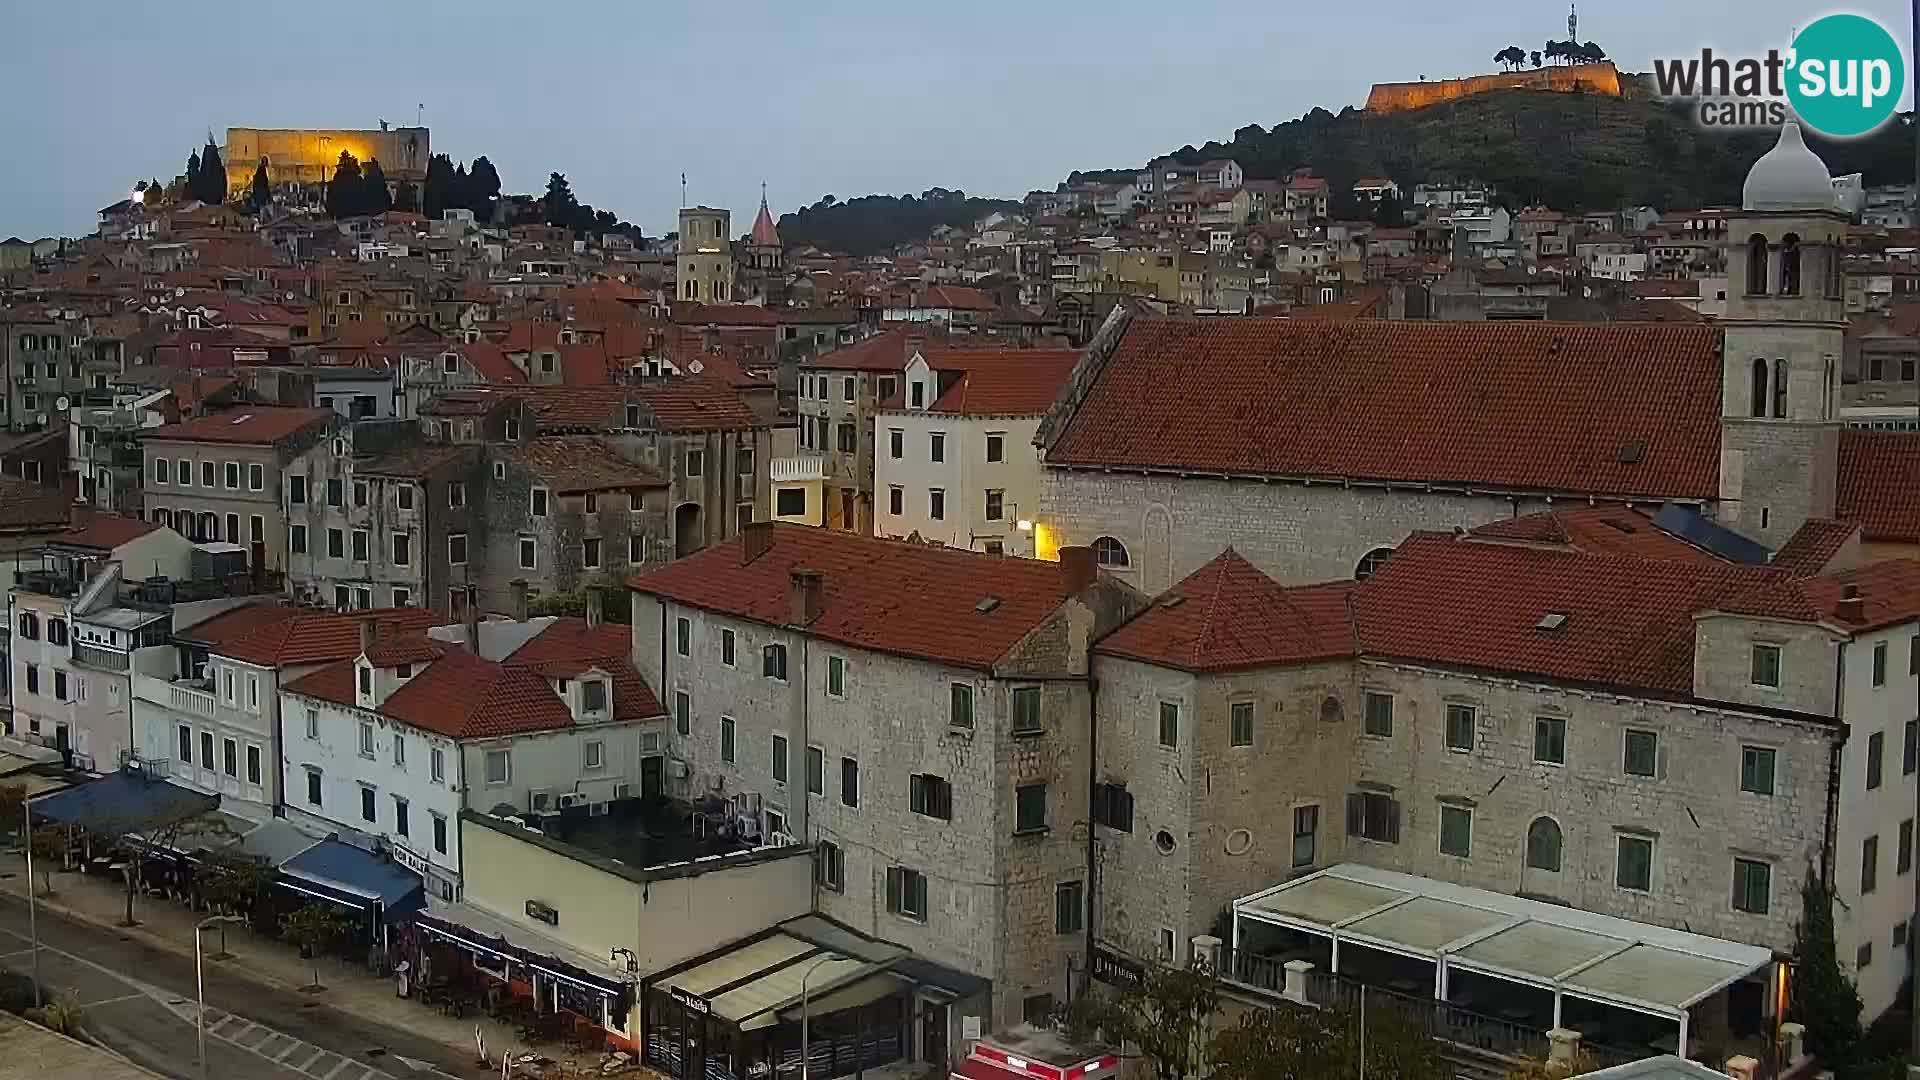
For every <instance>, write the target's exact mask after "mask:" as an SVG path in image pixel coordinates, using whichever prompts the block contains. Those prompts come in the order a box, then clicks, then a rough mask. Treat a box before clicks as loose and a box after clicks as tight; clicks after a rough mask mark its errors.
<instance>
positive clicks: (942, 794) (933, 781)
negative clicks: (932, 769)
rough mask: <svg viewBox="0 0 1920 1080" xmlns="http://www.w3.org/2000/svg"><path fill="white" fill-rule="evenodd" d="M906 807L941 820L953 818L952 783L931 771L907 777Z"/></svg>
mask: <svg viewBox="0 0 1920 1080" xmlns="http://www.w3.org/2000/svg"><path fill="white" fill-rule="evenodd" d="M907 809H909V810H912V811H913V812H914V813H916V814H924V815H926V816H927V817H930V818H939V819H940V820H941V821H952V820H953V785H951V784H949V783H947V781H946V778H945V777H940V776H935V775H933V774H932V773H914V774H913V775H912V776H909V777H908V778H907Z"/></svg>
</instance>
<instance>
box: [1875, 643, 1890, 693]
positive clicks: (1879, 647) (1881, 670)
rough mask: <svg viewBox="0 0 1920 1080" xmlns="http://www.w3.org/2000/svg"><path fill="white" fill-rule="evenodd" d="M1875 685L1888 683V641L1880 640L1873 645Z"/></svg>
mask: <svg viewBox="0 0 1920 1080" xmlns="http://www.w3.org/2000/svg"><path fill="white" fill-rule="evenodd" d="M1873 685H1875V686H1885V685H1887V643H1886V642H1884V641H1878V642H1875V643H1874V646H1873Z"/></svg>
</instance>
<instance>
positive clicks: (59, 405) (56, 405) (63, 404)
mask: <svg viewBox="0 0 1920 1080" xmlns="http://www.w3.org/2000/svg"><path fill="white" fill-rule="evenodd" d="M71 404H73V402H71V401H68V400H67V395H65V394H61V395H60V396H59V397H57V398H54V399H53V411H54V412H66V411H67V406H69V405H71Z"/></svg>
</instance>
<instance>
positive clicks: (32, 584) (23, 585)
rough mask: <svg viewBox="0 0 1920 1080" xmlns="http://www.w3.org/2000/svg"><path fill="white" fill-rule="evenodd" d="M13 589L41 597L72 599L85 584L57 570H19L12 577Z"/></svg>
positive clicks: (79, 579)
mask: <svg viewBox="0 0 1920 1080" xmlns="http://www.w3.org/2000/svg"><path fill="white" fill-rule="evenodd" d="M13 584H14V587H15V588H17V589H19V590H20V591H22V592H30V593H37V594H39V595H41V596H58V597H73V596H78V595H79V593H80V586H82V585H84V584H85V582H84V581H83V580H82V579H81V578H78V577H76V576H74V575H72V574H64V573H61V572H60V571H58V570H19V571H15V572H14V575H13Z"/></svg>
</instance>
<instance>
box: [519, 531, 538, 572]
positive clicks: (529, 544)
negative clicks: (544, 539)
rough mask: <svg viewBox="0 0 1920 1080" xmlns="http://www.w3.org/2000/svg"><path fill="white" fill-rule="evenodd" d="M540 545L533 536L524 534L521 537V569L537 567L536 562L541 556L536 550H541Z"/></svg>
mask: <svg viewBox="0 0 1920 1080" xmlns="http://www.w3.org/2000/svg"><path fill="white" fill-rule="evenodd" d="M539 547H540V545H539V544H537V543H535V542H534V539H533V537H531V536H523V537H521V538H520V569H522V570H532V569H535V566H534V564H535V562H536V561H537V560H538V558H539V556H538V555H536V554H535V552H536V551H538V550H539Z"/></svg>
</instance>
